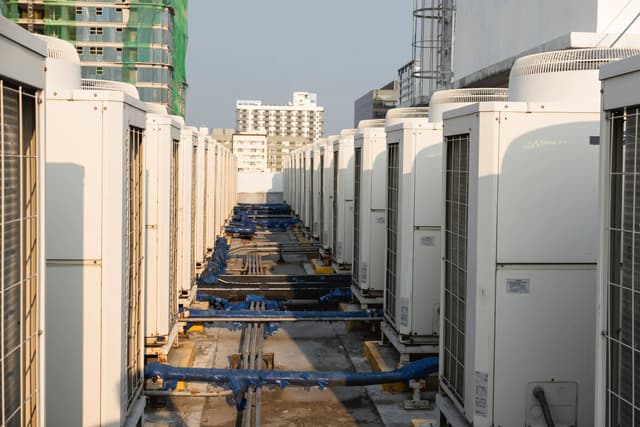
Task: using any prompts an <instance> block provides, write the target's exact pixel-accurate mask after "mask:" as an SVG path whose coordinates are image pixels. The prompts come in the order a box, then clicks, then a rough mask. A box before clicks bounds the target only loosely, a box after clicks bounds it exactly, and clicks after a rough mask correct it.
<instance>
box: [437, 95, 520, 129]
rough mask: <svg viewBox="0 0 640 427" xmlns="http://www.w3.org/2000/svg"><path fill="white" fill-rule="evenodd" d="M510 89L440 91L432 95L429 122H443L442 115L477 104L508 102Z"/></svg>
mask: <svg viewBox="0 0 640 427" xmlns="http://www.w3.org/2000/svg"><path fill="white" fill-rule="evenodd" d="M508 97H509V89H506V88H469V89H450V90H440V91H438V92H434V93H433V94H432V95H431V101H430V102H429V122H431V123H438V122H441V121H442V114H443V113H444V112H445V111H448V110H452V109H454V108H458V107H463V106H465V105H468V104H473V103H476V102H501V101H507V99H508Z"/></svg>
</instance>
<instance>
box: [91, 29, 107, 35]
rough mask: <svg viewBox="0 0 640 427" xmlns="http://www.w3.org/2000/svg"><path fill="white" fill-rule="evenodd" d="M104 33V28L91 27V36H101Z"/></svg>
mask: <svg viewBox="0 0 640 427" xmlns="http://www.w3.org/2000/svg"><path fill="white" fill-rule="evenodd" d="M103 32H104V29H103V28H102V27H89V34H91V35H96V36H101V35H102V34H103Z"/></svg>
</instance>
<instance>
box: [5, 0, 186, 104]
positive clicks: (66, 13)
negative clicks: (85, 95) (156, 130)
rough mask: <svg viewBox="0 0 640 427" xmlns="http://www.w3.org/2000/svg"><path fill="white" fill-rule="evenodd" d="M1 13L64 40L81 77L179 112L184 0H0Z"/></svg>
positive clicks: (182, 92) (182, 97)
mask: <svg viewBox="0 0 640 427" xmlns="http://www.w3.org/2000/svg"><path fill="white" fill-rule="evenodd" d="M0 4H1V5H2V13H3V14H4V16H5V17H7V18H9V19H11V20H13V21H15V22H17V23H18V24H20V25H21V26H22V27H24V28H26V29H28V30H29V31H31V32H34V33H38V34H45V35H49V36H54V37H58V38H61V39H64V40H68V41H70V42H71V43H73V44H74V46H75V47H76V49H77V51H78V55H79V56H80V61H81V65H82V77H83V78H88V79H100V80H117V81H123V82H126V83H131V84H133V85H135V86H136V87H137V89H138V93H139V94H140V98H141V99H142V100H143V101H146V102H156V103H160V104H163V105H166V106H167V107H168V108H169V111H170V112H172V113H173V114H177V115H181V116H184V113H185V92H186V87H187V84H186V70H185V58H186V51H187V0H134V1H127V2H119V1H115V0H105V1H101V2H95V1H87V0H76V1H66V0H4V1H3V2H1V3H0Z"/></svg>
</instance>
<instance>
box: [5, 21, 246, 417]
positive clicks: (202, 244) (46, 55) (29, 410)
mask: <svg viewBox="0 0 640 427" xmlns="http://www.w3.org/2000/svg"><path fill="white" fill-rule="evenodd" d="M0 24H1V25H0V33H2V37H0V39H2V40H4V41H0V47H2V50H3V52H8V54H9V56H10V57H11V61H4V62H2V63H0V85H1V86H0V89H1V90H0V101H1V102H0V116H1V117H2V122H3V123H4V125H3V128H2V130H0V131H1V132H2V138H1V140H2V147H1V150H2V151H1V152H2V155H3V158H4V159H5V161H3V163H2V165H0V168H2V174H1V175H2V177H3V178H2V180H3V182H4V184H3V188H4V190H3V192H2V205H3V206H4V208H3V209H4V210H3V212H5V213H4V214H3V221H2V227H0V230H1V233H0V234H1V235H2V236H1V237H2V242H3V246H4V247H5V248H6V250H5V258H4V259H5V262H4V264H3V265H4V267H3V271H4V272H5V273H4V276H3V286H2V289H3V291H2V292H3V298H2V299H0V301H1V303H2V304H4V306H3V312H4V313H5V316H11V318H12V319H13V320H12V321H11V322H4V323H3V335H2V336H3V345H2V346H0V347H1V348H2V350H0V351H2V354H0V361H2V363H1V364H0V365H1V366H2V370H1V373H2V383H3V384H4V389H3V390H2V394H0V396H2V397H1V398H0V400H2V405H3V406H2V407H3V411H0V417H1V419H0V424H1V425H45V424H46V425H125V424H127V425H137V424H139V423H140V422H141V421H140V420H141V418H142V414H143V410H144V404H145V400H144V397H143V394H142V388H143V368H144V358H145V354H147V355H154V357H160V358H162V351H161V350H160V349H161V348H164V349H165V350H166V351H168V349H169V348H170V346H171V345H172V341H173V340H174V339H175V337H176V335H177V331H178V329H177V325H176V319H177V315H178V312H179V305H180V304H183V303H184V304H186V303H188V302H189V300H190V298H193V296H194V294H195V288H194V285H195V280H194V279H195V269H196V268H197V266H198V264H199V263H203V262H204V261H205V259H206V257H207V254H208V251H209V250H210V249H212V248H213V244H214V240H215V238H216V236H217V235H218V234H221V233H222V230H223V226H224V222H225V219H226V217H227V216H228V215H229V213H230V211H231V209H232V206H233V205H234V204H235V202H236V194H235V192H236V188H235V185H236V179H235V174H236V173H235V171H236V168H235V158H234V156H233V155H232V154H231V153H230V152H229V151H228V150H227V149H226V148H224V147H223V146H221V145H220V144H217V143H216V142H215V141H213V140H212V139H211V138H210V137H209V135H208V131H207V130H206V129H196V128H191V127H187V126H185V123H184V121H183V119H182V118H180V117H176V116H171V115H169V114H168V113H167V111H166V109H165V108H164V107H161V106H158V105H154V104H145V103H144V102H142V101H140V100H139V99H138V94H137V90H136V89H135V87H133V86H131V85H128V84H124V83H118V82H109V81H97V80H86V79H81V78H80V62H79V58H78V55H77V52H76V50H75V48H74V47H73V45H71V44H70V43H68V42H64V41H61V40H59V39H55V38H50V37H44V36H41V37H40V39H38V37H36V36H33V35H31V34H30V33H28V32H27V31H26V30H23V29H21V28H20V27H18V26H17V25H15V24H12V23H10V22H8V21H7V20H6V19H4V18H2V17H0ZM5 48H6V49H10V50H7V51H5V50H4V49H5ZM44 70H46V72H45V71H44ZM45 141H46V144H45ZM45 178H46V179H45ZM45 282H46V292H45V287H44V283H45ZM165 354H166V353H165ZM21 420H22V421H21Z"/></svg>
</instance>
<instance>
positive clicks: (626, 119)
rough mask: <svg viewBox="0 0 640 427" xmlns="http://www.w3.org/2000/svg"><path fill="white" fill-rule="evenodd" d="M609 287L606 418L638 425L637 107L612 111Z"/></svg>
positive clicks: (639, 169) (639, 204) (612, 422)
mask: <svg viewBox="0 0 640 427" xmlns="http://www.w3.org/2000/svg"><path fill="white" fill-rule="evenodd" d="M610 120H611V127H610V129H611V135H610V141H611V147H610V149H611V152H610V156H611V157H610V163H609V178H610V181H611V187H610V189H611V199H610V203H611V210H610V212H611V220H610V226H609V231H610V232H609V238H610V242H609V248H610V249H609V265H608V275H609V280H608V283H607V312H608V316H607V317H608V318H607V322H608V324H607V327H606V339H607V402H606V403H607V416H608V418H609V422H608V423H607V425H611V426H618V425H620V426H623V425H624V426H627V425H628V426H632V425H638V424H640V198H639V197H638V196H639V195H640V164H639V162H640V140H639V139H640V135H639V132H638V131H639V128H640V127H639V120H640V107H632V108H627V109H623V110H619V111H616V112H613V113H612V114H611V117H610Z"/></svg>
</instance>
